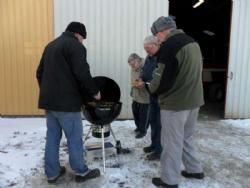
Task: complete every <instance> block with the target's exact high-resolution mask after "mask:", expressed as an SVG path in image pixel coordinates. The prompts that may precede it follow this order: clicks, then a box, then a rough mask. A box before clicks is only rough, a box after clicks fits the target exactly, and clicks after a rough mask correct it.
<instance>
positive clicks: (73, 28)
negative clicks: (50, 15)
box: [65, 22, 87, 39]
mask: <svg viewBox="0 0 250 188" xmlns="http://www.w3.org/2000/svg"><path fill="white" fill-rule="evenodd" d="M65 31H70V32H73V33H78V34H80V35H81V36H82V37H83V39H86V38H87V32H86V28H85V25H84V24H82V23H80V22H71V23H69V25H68V26H67V28H66V30H65Z"/></svg>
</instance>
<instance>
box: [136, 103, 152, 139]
mask: <svg viewBox="0 0 250 188" xmlns="http://www.w3.org/2000/svg"><path fill="white" fill-rule="evenodd" d="M132 112H133V116H134V121H135V125H136V128H138V129H139V132H140V133H144V134H146V132H147V128H148V124H149V121H148V113H149V104H142V103H138V102H135V101H133V103H132Z"/></svg>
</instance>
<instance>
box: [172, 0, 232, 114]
mask: <svg viewBox="0 0 250 188" xmlns="http://www.w3.org/2000/svg"><path fill="white" fill-rule="evenodd" d="M231 8H232V2H231V0H204V1H202V0H185V1H183V0H169V14H170V15H172V16H173V17H174V18H175V20H176V23H177V27H178V28H180V29H183V30H184V31H185V32H186V33H187V34H188V35H190V36H192V37H193V38H194V39H195V40H196V41H197V42H198V43H199V44H200V47H201V51H202V54H203V85H204V95H205V105H204V106H203V107H202V108H201V110H202V111H204V112H205V113H209V114H210V115H215V116H217V117H220V118H222V117H223V116H224V107H225V93H226V81H227V69H228V56H229V44H230V40H229V39H230V28H231V26H230V25H231Z"/></svg>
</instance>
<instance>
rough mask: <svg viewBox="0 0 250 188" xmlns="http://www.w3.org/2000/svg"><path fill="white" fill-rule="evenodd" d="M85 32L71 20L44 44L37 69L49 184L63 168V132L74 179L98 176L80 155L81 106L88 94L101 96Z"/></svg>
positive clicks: (81, 150)
mask: <svg viewBox="0 0 250 188" xmlns="http://www.w3.org/2000/svg"><path fill="white" fill-rule="evenodd" d="M86 35H87V33H86V28H85V26H84V24H82V23H80V22H71V23H70V24H69V25H68V26H67V28H66V30H65V32H63V33H62V35H61V36H59V37H58V38H56V39H55V40H53V41H52V42H50V43H49V44H48V45H47V46H46V47H45V49H44V52H43V55H42V57H41V60H40V64H39V66H38V68H37V72H36V76H37V80H38V84H39V87H40V93H39V101H38V107H39V108H41V109H44V110H45V111H46V121H47V135H46V146H45V174H46V175H47V178H48V183H56V181H57V179H58V178H59V177H60V176H62V175H63V174H64V173H65V171H66V169H65V167H63V166H60V161H59V146H60V141H61V137H62V132H64V134H65V136H66V138H67V145H68V151H69V163H70V166H71V168H72V170H73V171H74V172H75V174H76V176H75V181H76V182H82V181H85V180H88V179H90V178H95V177H98V176H100V171H99V169H93V170H91V169H89V168H88V166H87V164H86V163H85V160H84V157H83V153H84V150H83V142H82V135H83V125H82V119H81V113H80V111H81V106H82V104H83V102H84V99H86V98H88V97H89V96H90V97H92V98H93V100H94V99H96V100H100V98H101V94H100V92H99V89H98V88H97V87H96V85H95V83H94V81H93V79H92V76H91V74H90V70H89V65H88V63H87V60H86V54H87V52H86V48H85V47H84V46H83V44H82V42H83V40H84V39H86Z"/></svg>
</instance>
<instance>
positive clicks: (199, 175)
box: [181, 170, 205, 179]
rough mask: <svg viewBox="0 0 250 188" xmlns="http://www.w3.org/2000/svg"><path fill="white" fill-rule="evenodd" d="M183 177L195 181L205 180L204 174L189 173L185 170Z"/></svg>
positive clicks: (182, 173)
mask: <svg viewBox="0 0 250 188" xmlns="http://www.w3.org/2000/svg"><path fill="white" fill-rule="evenodd" d="M181 175H182V176H184V177H185V178H195V179H203V178H204V176H205V175H204V173H203V172H201V173H188V172H187V171H185V170H183V171H181Z"/></svg>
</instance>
